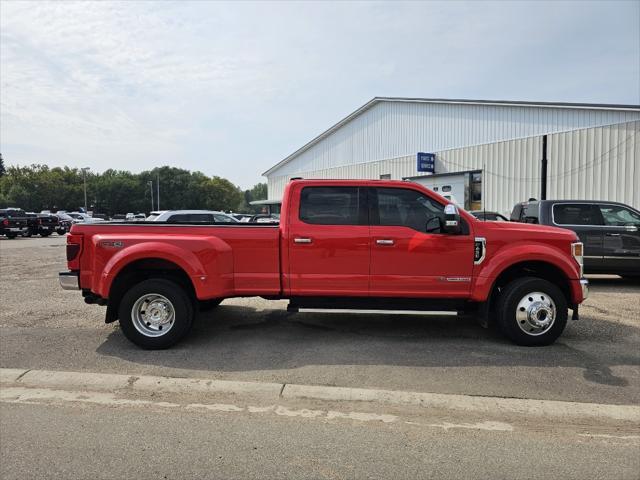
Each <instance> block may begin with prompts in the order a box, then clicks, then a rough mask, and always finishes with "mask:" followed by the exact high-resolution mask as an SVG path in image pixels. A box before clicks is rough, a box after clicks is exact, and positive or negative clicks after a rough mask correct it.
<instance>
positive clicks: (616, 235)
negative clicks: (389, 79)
mask: <svg viewBox="0 0 640 480" xmlns="http://www.w3.org/2000/svg"><path fill="white" fill-rule="evenodd" d="M605 235H606V236H607V237H619V236H620V234H619V233H605Z"/></svg>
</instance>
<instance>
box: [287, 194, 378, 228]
mask: <svg viewBox="0 0 640 480" xmlns="http://www.w3.org/2000/svg"><path fill="white" fill-rule="evenodd" d="M366 194H367V192H366V189H364V188H361V187H304V188H303V189H302V192H301V194H300V212H299V219H300V221H302V222H304V223H309V224H312V225H366V224H367V223H368V215H367V211H366Z"/></svg>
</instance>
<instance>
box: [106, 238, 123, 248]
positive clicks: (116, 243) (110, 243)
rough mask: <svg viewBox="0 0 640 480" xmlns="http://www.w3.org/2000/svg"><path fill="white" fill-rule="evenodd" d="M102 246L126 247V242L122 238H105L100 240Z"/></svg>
mask: <svg viewBox="0 0 640 480" xmlns="http://www.w3.org/2000/svg"><path fill="white" fill-rule="evenodd" d="M100 246H101V247H104V248H122V247H124V242H122V241H120V240H115V241H109V240H105V241H102V242H100Z"/></svg>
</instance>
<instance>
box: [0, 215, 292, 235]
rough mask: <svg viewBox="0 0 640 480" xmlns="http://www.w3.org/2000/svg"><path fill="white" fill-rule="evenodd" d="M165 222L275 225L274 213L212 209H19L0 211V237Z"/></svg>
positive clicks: (276, 218)
mask: <svg viewBox="0 0 640 480" xmlns="http://www.w3.org/2000/svg"><path fill="white" fill-rule="evenodd" d="M105 221H113V222H141V221H143V222H144V221H147V222H168V223H202V224H220V223H278V222H279V221H280V216H279V215H278V214H257V215H255V214H243V213H233V214H231V213H225V212H220V211H214V210H158V211H153V212H151V213H150V214H149V215H148V216H147V215H145V214H144V213H127V214H116V215H113V217H107V216H106V215H103V214H98V213H94V214H92V215H89V214H88V213H85V212H66V211H64V210H59V211H57V212H55V213H51V212H50V211H47V210H43V211H42V212H40V213H34V212H25V211H24V210H22V209H20V208H3V209H0V235H2V236H6V237H7V238H10V239H13V238H16V237H19V236H21V237H31V236H33V235H40V236H42V237H47V236H49V235H51V234H52V233H54V232H55V233H57V234H58V235H64V234H66V233H67V232H68V231H69V230H70V229H71V225H73V224H74V223H96V222H105Z"/></svg>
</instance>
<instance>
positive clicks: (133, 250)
mask: <svg viewBox="0 0 640 480" xmlns="http://www.w3.org/2000/svg"><path fill="white" fill-rule="evenodd" d="M67 261H68V268H69V271H68V272H63V273H60V283H61V286H62V287H63V288H65V289H80V290H82V294H83V296H84V298H85V301H86V302H87V303H96V304H100V305H106V306H107V312H106V321H107V322H112V321H116V320H119V321H120V326H121V328H122V331H123V333H124V334H125V335H126V336H127V338H128V339H129V340H131V341H132V342H134V343H135V344H137V345H139V346H141V347H143V348H150V349H157V348H166V347H169V346H171V345H173V344H175V343H176V342H178V341H179V340H180V339H181V338H182V337H183V336H184V335H185V334H186V333H187V332H188V331H189V328H190V327H191V323H192V321H193V317H194V312H195V310H196V308H198V307H202V306H209V307H211V306H215V305H217V304H218V303H220V301H222V300H223V299H225V298H230V297H245V296H261V297H264V298H267V299H288V300H289V309H290V310H293V311H298V310H299V309H305V308H314V309H319V308H321V309H368V310H371V309H375V310H451V311H458V312H470V311H472V312H474V313H475V314H477V315H478V317H479V318H480V319H481V320H482V323H488V322H489V321H495V322H496V323H497V325H498V326H499V327H500V329H501V330H502V331H503V332H504V334H505V335H506V336H507V337H509V338H510V339H511V340H512V341H514V342H515V343H517V344H519V345H548V344H550V343H552V342H553V341H555V339H556V338H558V336H559V335H560V334H561V333H562V331H563V330H564V328H565V325H566V323H567V316H568V309H569V308H571V309H573V311H574V317H576V318H577V309H578V305H579V304H580V303H581V302H582V301H583V300H584V299H585V298H586V297H587V293H588V282H587V280H585V279H583V278H582V262H583V259H582V244H581V243H580V242H579V241H578V238H577V236H576V234H575V233H574V232H572V231H570V230H565V229H560V228H555V227H548V226H541V225H531V224H523V223H508V222H483V221H480V220H477V219H476V218H474V217H473V216H472V215H470V214H469V213H467V212H465V211H463V210H458V208H457V207H456V206H455V205H454V204H452V203H450V202H448V201H447V200H446V199H445V198H443V197H441V196H440V195H438V194H436V193H434V192H432V191H431V190H429V189H427V188H425V187H423V186H421V185H418V184H415V183H411V182H400V181H378V180H292V181H291V182H290V183H289V185H288V186H287V188H286V190H285V192H284V197H283V202H282V213H281V218H280V224H279V225H272V224H243V223H234V224H228V223H225V224H207V225H202V224H200V225H197V224H176V223H162V222H147V223H144V222H141V223H88V224H76V225H74V226H73V227H72V229H71V232H70V235H69V236H68V237H67Z"/></svg>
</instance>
